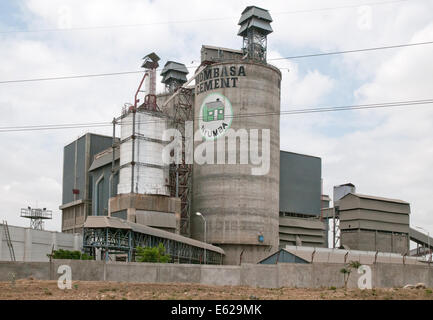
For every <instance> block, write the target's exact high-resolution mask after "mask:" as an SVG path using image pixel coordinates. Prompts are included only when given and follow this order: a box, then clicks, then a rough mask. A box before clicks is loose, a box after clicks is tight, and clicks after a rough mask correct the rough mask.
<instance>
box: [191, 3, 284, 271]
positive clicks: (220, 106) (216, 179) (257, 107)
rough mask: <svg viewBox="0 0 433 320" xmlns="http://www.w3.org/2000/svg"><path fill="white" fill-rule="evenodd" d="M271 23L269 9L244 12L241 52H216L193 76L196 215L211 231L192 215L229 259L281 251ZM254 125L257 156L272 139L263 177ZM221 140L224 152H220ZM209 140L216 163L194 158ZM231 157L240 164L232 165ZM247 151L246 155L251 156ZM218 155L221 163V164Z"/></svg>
mask: <svg viewBox="0 0 433 320" xmlns="http://www.w3.org/2000/svg"><path fill="white" fill-rule="evenodd" d="M271 21H272V19H271V17H270V15H269V13H268V12H267V10H264V9H260V8H257V7H248V8H247V9H245V11H244V12H243V14H242V17H241V20H240V22H239V24H240V25H241V29H240V32H239V35H241V36H243V37H244V48H243V50H242V51H240V50H239V52H238V54H235V53H234V50H230V58H229V59H227V58H224V54H220V56H219V57H222V58H218V55H217V56H215V57H214V58H212V61H202V62H204V63H209V66H208V67H207V68H206V69H205V70H203V71H202V72H201V73H200V74H198V75H197V77H196V88H195V103H194V106H195V107H194V109H195V110H194V116H195V118H194V119H195V121H194V132H195V142H194V150H195V155H194V156H195V161H194V168H193V169H194V170H193V210H194V211H193V212H194V213H195V212H200V213H201V214H202V216H203V218H204V220H205V221H206V232H204V231H205V230H204V225H205V224H204V223H203V222H204V221H203V220H202V219H201V217H199V216H193V217H192V225H191V227H192V236H193V237H194V238H197V239H199V240H204V241H206V242H208V243H212V244H215V245H217V246H220V247H221V248H223V249H224V251H225V253H226V256H225V264H239V263H240V261H241V262H251V263H256V262H258V261H259V260H260V259H262V258H264V257H265V256H266V255H269V252H273V251H275V250H277V249H278V218H279V173H280V166H279V162H280V159H279V152H280V133H279V132H280V128H279V123H280V116H279V112H280V83H281V73H280V71H279V70H278V69H277V68H275V67H273V66H271V65H269V64H267V63H266V35H267V34H268V33H270V32H272V29H271V27H270V22H271ZM258 35H260V36H262V38H260V37H259V36H258ZM250 36H251V37H253V38H254V39H250V38H249V37H250ZM263 37H264V39H263ZM206 48H210V47H205V46H204V47H203V50H206ZM224 50H225V49H223V48H219V49H218V50H217V51H216V52H218V54H219V53H220V52H222V53H224ZM203 56H214V55H213V54H212V53H211V52H210V53H209V54H208V55H206V54H205V55H203V53H202V57H203ZM225 56H227V55H225ZM264 113H269V114H267V115H263V114H264ZM229 129H232V131H229ZM254 129H258V131H257V133H258V134H257V135H256V137H258V150H259V153H261V151H262V145H263V143H265V142H266V141H268V140H269V151H270V152H269V155H265V157H268V156H269V158H268V159H269V161H270V162H269V171H265V172H264V174H254V173H253V172H254V170H253V168H257V167H258V165H257V162H254V159H253V158H252V156H251V153H250V152H251V148H250V147H251V145H252V144H254V141H257V139H255V137H254V133H253V131H254ZM267 130H269V131H268V132H269V135H270V136H269V137H270V139H268V138H267V136H266V131H267ZM252 133H253V134H252ZM245 134H246V135H245ZM236 136H237V138H236ZM245 137H246V138H245ZM231 139H232V140H231ZM233 139H235V140H233ZM245 139H246V142H245ZM197 140H198V141H197ZM265 140H266V141H265ZM222 141H223V142H224V143H223V144H224V146H225V148H224V150H223V151H222V152H223V153H222V157H221V154H218V155H217V153H221V150H222V149H221V148H220V147H219V146H220V145H221V144H222ZM230 141H232V142H233V141H236V142H235V145H236V148H235V150H231V151H230V150H229V144H230ZM211 145H213V146H214V150H215V153H214V154H213V155H212V156H209V155H207V156H208V158H207V159H208V160H210V159H211V158H213V160H214V164H212V160H210V161H207V162H206V163H204V164H200V163H198V162H199V161H198V158H197V156H199V157H200V154H201V155H203V153H201V151H200V150H203V149H204V148H207V147H211ZM232 145H233V143H232ZM209 150H210V149H207V150H206V152H205V153H206V154H207V152H208V151H209ZM248 150H249V151H250V152H248ZM245 151H246V152H245ZM234 155H236V163H235V164H230V162H233V156H234ZM242 155H243V156H245V155H247V161H245V160H246V159H245V157H243V156H242ZM218 157H220V159H219V161H221V159H224V164H216V163H217V160H218V159H217V158H218ZM265 157H264V158H265ZM230 158H232V160H231V161H230ZM265 161H266V160H265ZM205 238H206V239H205Z"/></svg>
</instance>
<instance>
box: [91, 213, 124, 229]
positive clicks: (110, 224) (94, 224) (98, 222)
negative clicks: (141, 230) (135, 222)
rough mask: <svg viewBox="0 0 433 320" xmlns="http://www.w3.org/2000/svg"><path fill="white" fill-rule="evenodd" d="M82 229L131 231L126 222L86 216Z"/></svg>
mask: <svg viewBox="0 0 433 320" xmlns="http://www.w3.org/2000/svg"><path fill="white" fill-rule="evenodd" d="M84 228H113V229H126V230H131V229H132V228H131V226H129V225H128V224H127V223H126V221H124V220H121V219H117V218H114V217H107V216H88V217H87V219H86V222H84Z"/></svg>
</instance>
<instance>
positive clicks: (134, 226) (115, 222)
mask: <svg viewBox="0 0 433 320" xmlns="http://www.w3.org/2000/svg"><path fill="white" fill-rule="evenodd" d="M84 228H113V229H126V230H132V231H134V232H139V233H143V234H148V235H151V236H155V237H160V238H165V239H170V240H173V241H177V242H181V243H185V244H189V245H191V246H194V247H199V248H204V249H206V250H210V251H214V252H218V253H220V254H225V252H224V250H223V249H221V248H219V247H216V246H213V245H211V244H208V243H205V242H201V241H198V240H194V239H191V238H187V237H184V236H181V235H179V234H175V233H171V232H168V231H164V230H160V229H156V228H152V227H149V226H145V225H142V224H138V223H133V222H130V221H126V220H122V219H119V218H115V217H107V216H89V217H87V220H86V222H85V223H84Z"/></svg>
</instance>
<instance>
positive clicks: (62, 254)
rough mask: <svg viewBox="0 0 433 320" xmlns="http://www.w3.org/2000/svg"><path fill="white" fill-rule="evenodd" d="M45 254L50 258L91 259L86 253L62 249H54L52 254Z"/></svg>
mask: <svg viewBox="0 0 433 320" xmlns="http://www.w3.org/2000/svg"><path fill="white" fill-rule="evenodd" d="M47 256H48V257H51V258H52V259H71V260H93V257H91V256H89V255H88V254H87V253H81V252H80V251H70V250H63V249H59V250H54V251H53V253H52V254H48V255H47Z"/></svg>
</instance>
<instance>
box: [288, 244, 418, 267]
mask: <svg viewBox="0 0 433 320" xmlns="http://www.w3.org/2000/svg"><path fill="white" fill-rule="evenodd" d="M283 249H284V250H285V251H287V252H289V253H291V254H293V255H295V256H297V257H299V258H301V259H304V260H306V261H308V262H310V263H311V262H313V263H314V262H323V263H344V262H346V263H348V262H350V261H359V262H360V263H361V264H373V263H374V262H375V261H376V262H377V263H396V264H403V259H404V263H406V264H424V263H425V262H424V260H423V259H422V258H415V257H409V256H406V257H403V256H402V255H401V254H397V253H387V252H375V251H360V250H343V249H331V248H314V247H299V246H286V247H285V248H283ZM313 253H314V254H313ZM376 254H377V256H376ZM345 258H346V260H345Z"/></svg>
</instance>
